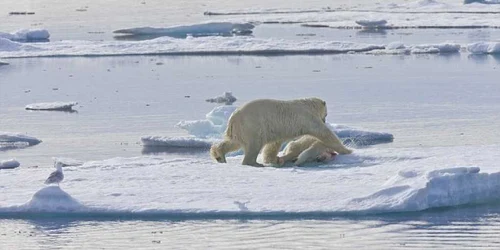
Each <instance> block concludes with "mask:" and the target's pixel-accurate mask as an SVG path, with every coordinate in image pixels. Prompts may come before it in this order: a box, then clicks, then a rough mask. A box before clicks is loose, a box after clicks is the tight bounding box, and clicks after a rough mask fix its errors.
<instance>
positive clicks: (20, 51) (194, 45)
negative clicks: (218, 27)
mask: <svg viewBox="0 0 500 250" xmlns="http://www.w3.org/2000/svg"><path fill="white" fill-rule="evenodd" d="M4 47H5V48H4ZM383 48H384V46H383V45H374V44H363V43H354V42H338V41H323V40H311V41H296V40H285V39H275V38H268V39H262V38H253V37H244V36H237V37H188V38H186V39H176V38H170V37H160V38H156V39H152V40H145V41H57V42H49V43H36V44H23V43H15V42H12V41H9V43H6V44H5V45H4V44H3V43H0V58H9V57H10V58H12V57H57V56H113V55H114V56H117V55H231V54H236V55H247V54H248V55H294V54H339V53H351V52H365V51H370V50H375V49H383Z"/></svg>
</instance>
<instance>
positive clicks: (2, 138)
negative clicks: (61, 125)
mask: <svg viewBox="0 0 500 250" xmlns="http://www.w3.org/2000/svg"><path fill="white" fill-rule="evenodd" d="M40 142H42V141H41V140H39V139H37V138H35V137H32V136H27V135H24V134H21V133H11V132H3V131H0V149H1V148H2V145H3V146H9V145H12V146H16V145H19V146H33V145H37V144H38V143H40Z"/></svg>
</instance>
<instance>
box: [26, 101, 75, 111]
mask: <svg viewBox="0 0 500 250" xmlns="http://www.w3.org/2000/svg"><path fill="white" fill-rule="evenodd" d="M77 104H78V103H77V102H42V103H33V104H28V105H26V109H27V110H56V111H72V110H73V109H72V108H73V106H75V105H77Z"/></svg>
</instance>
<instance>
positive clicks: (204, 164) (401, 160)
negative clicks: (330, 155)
mask: <svg viewBox="0 0 500 250" xmlns="http://www.w3.org/2000/svg"><path fill="white" fill-rule="evenodd" d="M499 157H500V146H497V145H492V146H464V147H435V148H404V149H401V148H384V149H382V148H376V147H373V148H363V149H357V150H356V151H355V153H354V154H352V155H340V156H337V158H336V159H335V160H333V161H330V162H328V163H321V164H319V163H317V164H316V165H314V164H312V165H308V166H307V167H285V168H273V167H266V168H255V167H249V166H242V165H240V162H241V160H242V156H236V157H228V163H227V164H219V163H215V162H213V160H211V159H208V157H206V158H203V157H202V158H200V157H192V158H162V157H145V156H143V157H134V158H113V159H108V160H103V161H90V162H85V163H84V164H83V165H82V166H78V167H66V168H65V169H67V170H68V171H67V176H66V177H67V178H66V180H65V182H64V185H62V186H63V189H64V191H63V190H62V189H59V188H58V187H49V188H42V187H41V185H43V184H42V183H43V180H44V179H45V178H46V174H47V169H43V168H41V169H29V168H19V169H18V170H17V171H10V172H5V175H3V176H2V185H3V186H4V191H5V192H9V194H10V195H8V196H0V214H1V215H6V214H9V213H23V212H37V213H40V214H41V215H43V212H51V213H61V215H64V216H71V213H75V214H76V215H75V216H78V213H80V214H81V213H85V214H86V216H92V214H96V215H102V214H107V215H113V214H127V215H129V216H132V217H133V216H134V215H136V216H141V215H155V216H165V217H173V218H175V217H176V216H198V217H200V218H204V216H210V217H211V218H217V216H226V217H227V216H239V215H243V216H244V215H257V216H259V215H263V216H266V215H273V216H277V217H278V216H297V217H298V218H300V216H301V215H303V214H323V215H325V214H327V215H330V216H337V215H344V214H346V213H347V214H359V215H361V214H374V213H389V212H409V211H422V210H426V209H429V208H440V207H450V206H459V205H472V204H477V203H490V202H498V200H500V172H499V171H498V166H497V164H496V160H495V159H498V158H499ZM30 197H31V198H30Z"/></svg>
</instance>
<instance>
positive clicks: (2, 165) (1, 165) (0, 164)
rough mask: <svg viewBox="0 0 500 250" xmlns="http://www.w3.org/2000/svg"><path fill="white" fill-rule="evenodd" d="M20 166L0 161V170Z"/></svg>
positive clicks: (15, 163)
mask: <svg viewBox="0 0 500 250" xmlns="http://www.w3.org/2000/svg"><path fill="white" fill-rule="evenodd" d="M20 165H21V164H20V163H19V162H18V161H16V160H14V159H11V160H5V161H0V169H13V168H17V167H19V166H20Z"/></svg>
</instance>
